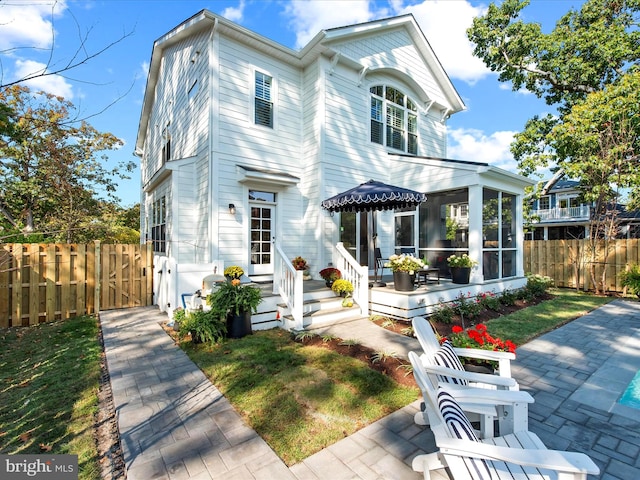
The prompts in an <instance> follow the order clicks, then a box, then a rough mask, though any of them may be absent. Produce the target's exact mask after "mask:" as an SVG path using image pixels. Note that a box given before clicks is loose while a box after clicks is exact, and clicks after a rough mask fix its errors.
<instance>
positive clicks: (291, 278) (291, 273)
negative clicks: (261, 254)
mask: <svg viewBox="0 0 640 480" xmlns="http://www.w3.org/2000/svg"><path fill="white" fill-rule="evenodd" d="M274 254H275V259H274V260H275V265H274V276H273V293H274V294H276V295H280V297H281V298H282V300H283V301H284V303H285V304H286V305H287V307H288V308H289V310H290V311H291V316H292V317H293V321H294V328H295V329H296V330H302V329H303V328H304V318H303V316H304V308H303V307H304V305H303V303H304V283H303V279H302V276H303V272H302V271H300V270H296V269H295V268H294V267H293V265H292V264H291V261H290V260H289V259H288V258H287V256H286V255H285V253H284V252H283V251H282V249H281V247H280V245H279V244H278V243H277V242H274Z"/></svg>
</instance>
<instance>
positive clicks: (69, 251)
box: [0, 242, 153, 327]
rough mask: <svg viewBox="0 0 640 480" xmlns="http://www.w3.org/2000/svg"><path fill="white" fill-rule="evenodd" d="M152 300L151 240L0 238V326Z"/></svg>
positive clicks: (89, 312) (49, 319)
mask: <svg viewBox="0 0 640 480" xmlns="http://www.w3.org/2000/svg"><path fill="white" fill-rule="evenodd" d="M152 303H153V251H152V249H151V244H146V245H137V244H136V245H106V244H101V243H100V242H94V243H91V244H86V245H80V244H78V245H76V244H46V243H45V244H38V243H30V244H19V243H13V244H0V327H12V326H21V325H35V324H38V323H41V322H50V321H53V320H58V319H66V318H70V317H73V316H77V315H84V314H93V313H97V312H99V311H100V310H109V309H114V308H123V307H137V306H146V305H151V304H152Z"/></svg>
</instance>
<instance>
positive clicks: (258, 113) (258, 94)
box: [254, 72, 273, 128]
mask: <svg viewBox="0 0 640 480" xmlns="http://www.w3.org/2000/svg"><path fill="white" fill-rule="evenodd" d="M272 84H273V78H271V77H270V76H269V75H267V74H264V73H262V72H256V83H255V89H256V91H255V113H254V119H255V124H256V125H264V126H265V127H270V128H273V100H272V95H271V87H272Z"/></svg>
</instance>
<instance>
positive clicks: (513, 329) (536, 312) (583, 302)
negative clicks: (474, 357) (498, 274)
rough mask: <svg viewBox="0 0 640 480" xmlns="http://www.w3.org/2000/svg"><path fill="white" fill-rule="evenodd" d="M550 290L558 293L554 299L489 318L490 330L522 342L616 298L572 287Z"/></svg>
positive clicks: (513, 340) (498, 335)
mask: <svg viewBox="0 0 640 480" xmlns="http://www.w3.org/2000/svg"><path fill="white" fill-rule="evenodd" d="M550 293H552V294H553V295H554V298H553V299H551V300H547V301H545V302H542V303H539V304H538V305H533V306H531V307H528V308H525V309H523V310H520V311H518V312H514V313H512V314H510V315H506V316H504V317H500V318H496V319H494V320H489V321H488V322H486V325H487V330H488V331H489V333H491V335H493V336H497V337H500V338H502V339H504V340H507V339H508V340H511V341H512V342H513V343H515V344H516V345H522V344H523V343H526V342H528V341H530V340H533V339H534V338H535V337H538V336H540V335H542V334H543V333H546V332H548V331H550V330H553V329H554V328H557V327H559V326H561V325H564V324H565V323H567V322H570V321H571V320H574V319H576V318H578V317H581V316H583V315H585V314H587V313H589V312H590V311H591V310H595V309H596V308H598V307H600V306H601V305H604V304H605V303H609V302H610V301H612V300H613V299H614V297H597V296H594V295H590V294H587V293H582V292H577V291H575V290H569V289H552V290H550Z"/></svg>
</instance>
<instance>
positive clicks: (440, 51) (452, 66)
mask: <svg viewBox="0 0 640 480" xmlns="http://www.w3.org/2000/svg"><path fill="white" fill-rule="evenodd" d="M393 4H394V7H395V8H396V11H395V13H396V14H406V13H412V14H413V16H414V17H415V19H416V21H417V22H418V24H419V25H420V28H421V29H422V32H423V33H424V35H425V37H427V40H428V41H429V44H430V45H431V47H432V48H433V50H434V52H435V53H436V56H437V57H438V59H439V60H440V63H442V66H443V67H444V69H445V71H446V72H447V73H448V74H449V76H450V77H452V78H457V79H459V80H462V81H464V82H467V83H469V84H474V83H475V82H477V81H478V80H481V79H482V78H484V77H485V76H487V75H490V74H491V70H489V69H488V68H487V67H486V66H485V64H484V62H482V60H480V59H479V58H476V57H474V56H473V45H472V43H471V42H469V39H468V38H467V29H468V28H469V27H471V24H472V21H473V18H474V17H477V16H478V15H482V14H484V12H485V8H484V7H474V6H472V5H471V4H470V2H468V1H465V0H458V1H451V0H424V1H422V2H421V3H417V4H414V5H408V6H404V7H403V6H402V5H401V2H398V1H397V0H396V1H394V2H393Z"/></svg>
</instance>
